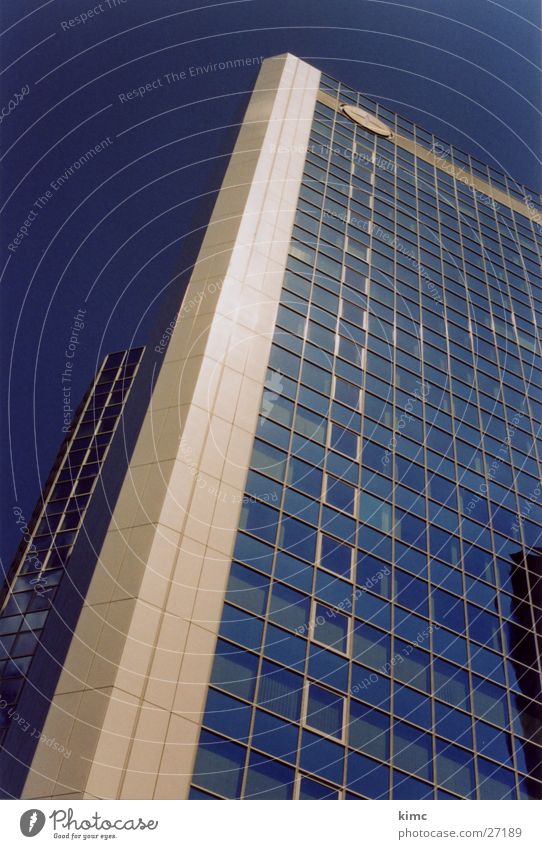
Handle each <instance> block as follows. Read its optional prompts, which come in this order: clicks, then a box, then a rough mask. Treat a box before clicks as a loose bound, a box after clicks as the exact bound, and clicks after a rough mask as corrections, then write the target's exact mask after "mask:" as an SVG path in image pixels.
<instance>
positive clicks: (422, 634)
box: [350, 625, 440, 696]
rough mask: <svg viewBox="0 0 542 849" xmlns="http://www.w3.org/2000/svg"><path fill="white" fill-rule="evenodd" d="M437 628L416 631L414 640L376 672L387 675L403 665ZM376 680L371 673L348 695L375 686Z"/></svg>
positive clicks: (431, 627) (376, 677)
mask: <svg viewBox="0 0 542 849" xmlns="http://www.w3.org/2000/svg"><path fill="white" fill-rule="evenodd" d="M439 627H440V626H439V625H429V627H428V628H424V629H423V631H418V633H417V635H416V638H415V639H414V640H412V641H411V642H410V643H408V644H406V645H405V646H404V647H403V648H402V649H401V651H399V652H396V653H395V654H394V655H393V657H392V658H390V660H388V661H387V662H386V663H383V664H382V666H379V667H378V672H380V673H382V674H384V675H389V674H390V672H391V670H392V669H394V668H395V667H396V666H399V665H400V664H401V663H404V662H405V660H406V659H408V658H409V657H410V655H411V654H412V652H413V651H414V649H415V648H416V647H418V646H421V645H423V643H425V642H426V641H427V638H428V637H429V635H430V634H432V633H433V631H437V630H438V629H439ZM378 680H379V678H378V674H377V672H371V673H370V674H369V675H367V676H366V677H365V678H364V679H363V680H362V681H361V682H360V683H359V684H354V686H353V687H351V689H350V693H351V694H352V695H353V696H355V695H356V693H359V692H360V691H361V690H367V689H368V688H369V687H371V686H372V685H373V684H376V683H377V682H378Z"/></svg>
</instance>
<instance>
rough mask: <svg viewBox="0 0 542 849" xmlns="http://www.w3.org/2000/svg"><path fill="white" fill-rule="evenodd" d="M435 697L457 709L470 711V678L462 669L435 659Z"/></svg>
mask: <svg viewBox="0 0 542 849" xmlns="http://www.w3.org/2000/svg"><path fill="white" fill-rule="evenodd" d="M433 668H434V674H435V695H437V696H438V697H439V699H442V700H443V701H446V702H450V704H452V705H455V706H456V707H460V708H464V709H465V710H469V678H468V674H467V670H466V669H461V668H459V667H458V666H454V665H453V664H452V663H448V662H447V661H445V660H440V659H435V662H434V667H433Z"/></svg>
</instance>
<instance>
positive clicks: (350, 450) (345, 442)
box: [330, 424, 358, 460]
mask: <svg viewBox="0 0 542 849" xmlns="http://www.w3.org/2000/svg"><path fill="white" fill-rule="evenodd" d="M330 447H331V448H333V449H334V450H335V451H340V452H341V453H342V454H347V455H348V457H352V458H353V459H354V460H355V459H357V456H358V437H357V435H356V434H355V433H353V432H352V431H351V430H346V429H345V428H344V427H340V426H339V425H337V424H332V425H331V438H330Z"/></svg>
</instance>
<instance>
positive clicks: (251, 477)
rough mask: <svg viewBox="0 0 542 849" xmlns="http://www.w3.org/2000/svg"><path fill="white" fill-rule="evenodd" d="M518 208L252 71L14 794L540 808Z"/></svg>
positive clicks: (531, 438) (308, 73)
mask: <svg viewBox="0 0 542 849" xmlns="http://www.w3.org/2000/svg"><path fill="white" fill-rule="evenodd" d="M540 209H541V207H540V205H539V203H538V201H537V200H535V199H533V197H532V196H531V195H530V194H529V193H528V192H527V191H526V190H523V189H521V188H519V187H517V186H516V185H515V184H514V182H513V181H512V180H510V178H509V177H507V176H506V175H504V174H501V173H499V172H498V171H496V170H495V169H494V168H492V167H490V166H487V165H484V164H483V163H481V162H478V161H477V160H475V159H473V158H472V157H471V156H469V155H468V154H465V153H463V152H461V151H459V150H457V149H456V148H454V147H452V146H450V145H449V144H446V143H445V142H444V141H442V140H441V139H437V138H435V137H434V136H433V135H431V133H429V132H427V131H426V130H424V129H421V128H420V127H418V126H415V125H414V124H412V123H411V122H410V121H408V120H406V119H404V118H401V117H399V116H398V115H396V114H394V113H392V112H390V111H389V110H388V109H386V108H383V107H382V106H380V105H379V104H377V103H375V102H373V101H372V100H370V99H369V98H367V97H365V96H364V95H362V94H358V93H357V92H355V91H353V90H351V89H350V88H348V87H347V86H344V85H342V84H340V83H338V82H336V81H335V80H332V79H331V78H329V77H327V76H325V75H323V74H320V72H319V71H317V70H316V69H315V68H313V67H311V66H309V65H308V64H306V63H304V62H302V61H300V60H298V59H296V58H295V57H293V56H291V55H289V54H288V55H286V56H282V57H277V58H274V59H270V60H267V61H266V62H264V64H263V66H262V69H261V71H260V73H259V76H258V80H257V83H256V86H255V89H254V93H253V95H252V98H251V100H250V103H249V106H248V110H247V114H246V116H245V120H244V122H243V124H242V126H241V129H240V133H239V138H238V141H237V144H236V146H235V149H234V151H233V155H232V158H231V162H230V165H229V167H228V170H227V172H226V176H225V179H224V183H223V185H222V188H221V191H220V193H219V195H218V198H217V203H216V206H215V209H214V212H213V216H212V218H211V221H210V222H209V226H208V228H207V232H206V235H205V238H204V241H203V244H202V247H201V251H200V253H199V256H198V259H197V262H196V264H195V266H194V271H193V273H192V276H191V279H190V282H189V285H188V288H187V289H186V292H185V293H184V296H183V300H182V303H179V304H178V305H177V308H176V309H173V310H171V309H170V308H168V309H169V312H168V311H167V310H166V313H167V315H166V316H165V319H164V323H163V326H162V328H161V332H160V329H159V330H158V331H157V334H156V340H153V341H152V343H151V350H152V352H153V355H154V363H155V364H159V372H158V365H156V367H155V369H154V371H156V372H157V377H156V382H155V384H154V388H153V391H152V395H151V394H147V396H146V403H145V407H144V409H143V412H142V413H141V418H142V424H141V427H140V428H139V426H138V433H139V435H138V437H137V441H136V442H135V447H134V450H133V452H130V453H129V464H128V466H127V469H126V470H125V471H126V473H125V475H124V481H123V483H122V487H121V488H120V493H119V495H118V498H115V499H111V500H110V505H111V516H110V520H109V525H108V528H107V533H106V534H105V535H104V539H103V543H101V547H100V550H99V556H98V557H97V558H96V559H95V561H93V563H92V569H91V572H92V575H91V578H90V585H89V587H88V591H87V592H86V594H85V598H84V605H83V607H82V611H81V614H80V616H79V619H78V621H77V624H76V625H75V627H74V631H73V638H72V639H71V643H70V646H69V650H68V652H67V656H66V660H65V663H64V668H63V672H62V675H61V677H60V679H59V681H58V683H57V684H56V688H55V692H54V695H53V696H52V700H51V706H50V708H49V710H48V713H47V717H46V719H45V722H44V725H43V733H44V735H45V737H46V738H47V739H51V738H54V739H55V740H56V741H58V742H59V744H60V745H62V746H63V748H64V752H59V751H58V750H55V749H54V748H53V747H48V746H46V745H39V746H37V747H36V750H35V754H34V755H33V758H32V761H31V764H30V767H31V768H30V769H29V770H28V775H27V777H26V781H25V783H24V790H23V793H24V796H25V797H27V798H38V797H47V798H50V797H62V798H64V797H67V796H74V797H80V798H81V797H84V798H148V799H150V798H168V799H173V798H178V799H184V798H194V799H195V798H197V799H213V798H244V799H294V798H295V799H321V798H326V799H338V798H346V799H363V798H370V799H388V798H393V799H433V798H438V799H462V798H467V799H475V798H478V799H501V798H503V799H510V798H512V799H513V798H524V799H533V798H541V797H542V775H541V769H540V763H541V753H542V747H541V746H542V730H541V729H542V693H541V665H540V664H541V653H540V642H541V638H542V630H541V628H542V625H541V621H542V620H541V618H540V586H541V584H540V581H541V580H542V575H541V566H540V563H541V557H542V548H540V546H541V531H542V511H541V508H540V483H539V482H540V478H541V475H540V459H541V457H540V449H539V445H538V446H537V444H536V441H535V438H536V433H537V424H538V423H539V422H540V420H541V414H542V389H541V386H542V381H541V379H540V378H541V376H542V370H541V364H540V337H539V334H538V330H537V316H538V317H539V316H540V306H541V301H542V290H541V283H542V276H541V273H540V246H541V244H542V237H541V227H540V221H541V213H540ZM179 300H180V298H179ZM149 356H150V355H149ZM144 362H145V360H143V363H144ZM154 371H153V374H154ZM138 380H139V378H136V380H135V384H134V394H133V397H134V398H136V399H137V400H138V402H139V405H140V406H141V404H142V403H143V399H144V398H145V393H144V391H143V390H142V389H140V390H139V391H138V390H137V389H136V387H137V384H138ZM143 380H146V381H148V380H149V368H147V372H146V373H145V375H143V372H142V377H141V381H143ZM141 385H142V386H143V383H142V384H141ZM145 385H147V384H145ZM131 397H132V396H131ZM134 403H135V401H134ZM65 751H68V752H70V756H69V757H66V756H65Z"/></svg>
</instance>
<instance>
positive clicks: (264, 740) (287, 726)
mask: <svg viewBox="0 0 542 849" xmlns="http://www.w3.org/2000/svg"><path fill="white" fill-rule="evenodd" d="M298 732H299V727H298V726H297V725H293V724H292V723H291V722H285V721H284V720H282V719H278V718H277V717H276V716H272V715H271V714H270V713H265V712H264V711H263V710H256V712H255V715H254V730H253V732H252V745H253V746H254V747H255V748H256V749H261V751H262V752H266V753H267V754H268V755H274V756H275V757H277V758H281V759H282V760H283V761H288V762H289V763H293V764H295V761H296V757H297V737H298Z"/></svg>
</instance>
